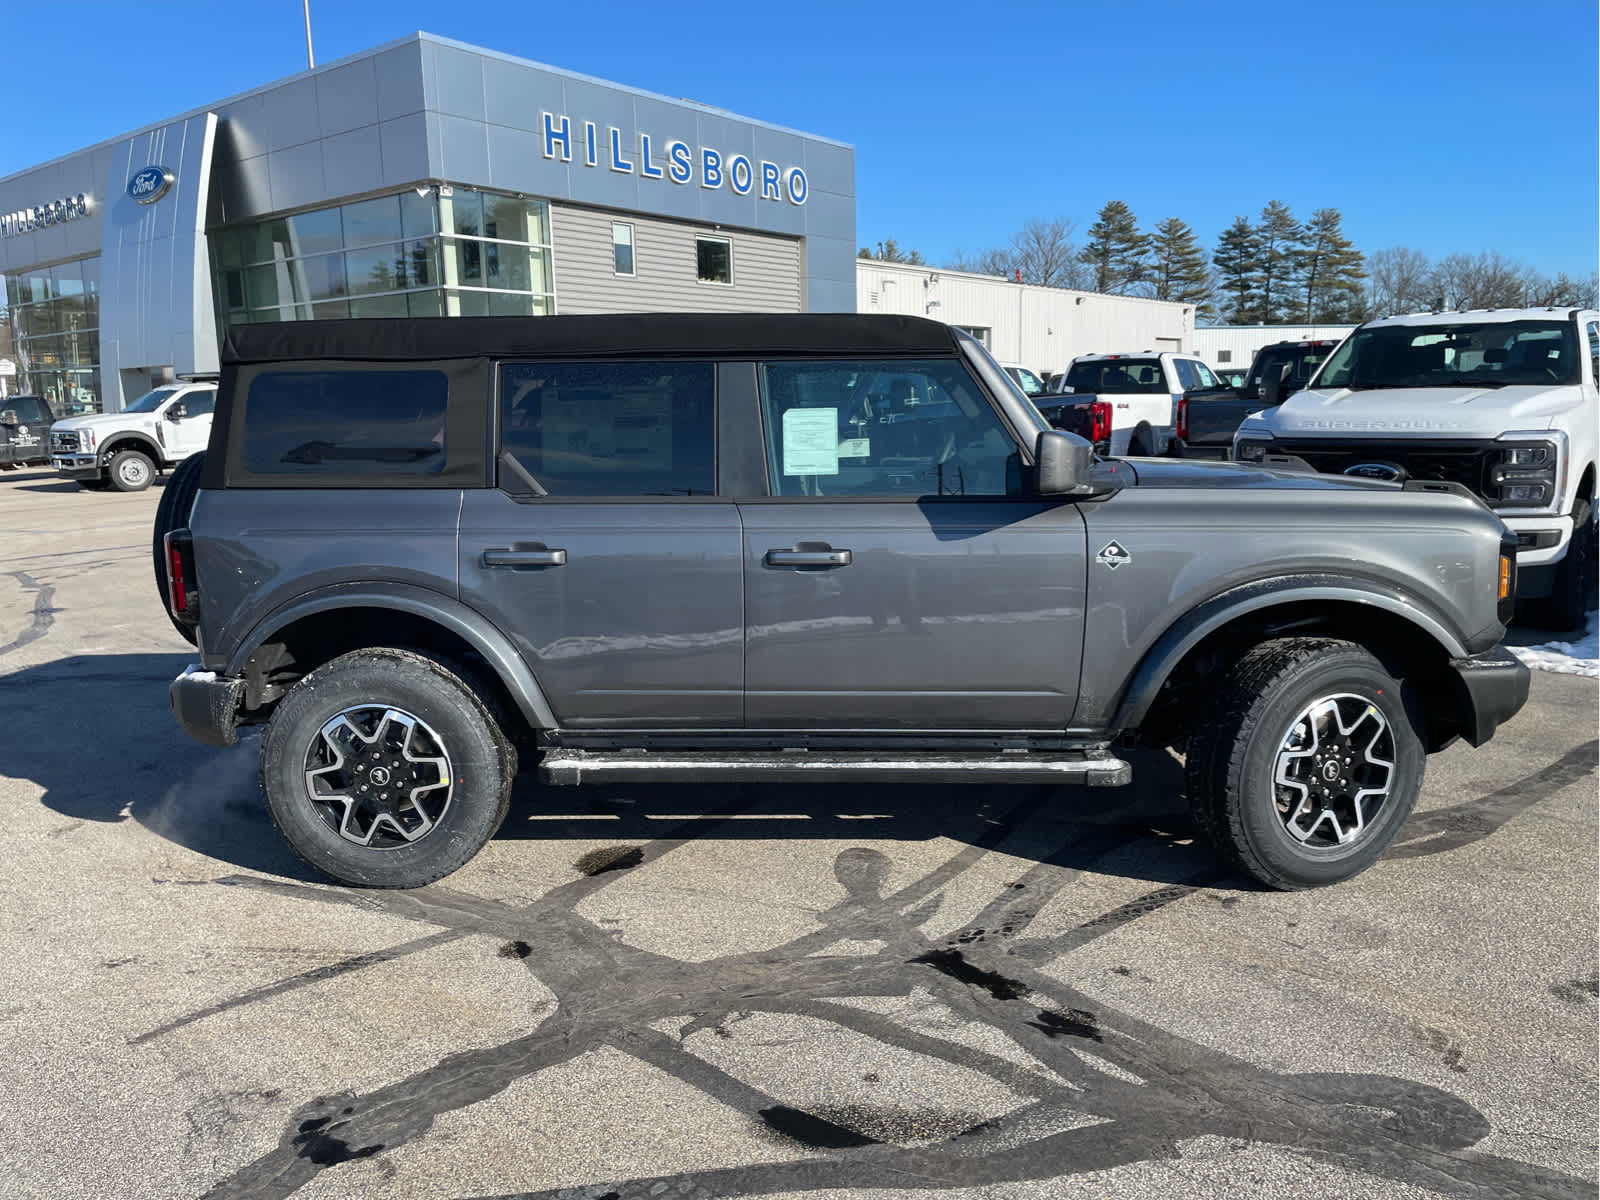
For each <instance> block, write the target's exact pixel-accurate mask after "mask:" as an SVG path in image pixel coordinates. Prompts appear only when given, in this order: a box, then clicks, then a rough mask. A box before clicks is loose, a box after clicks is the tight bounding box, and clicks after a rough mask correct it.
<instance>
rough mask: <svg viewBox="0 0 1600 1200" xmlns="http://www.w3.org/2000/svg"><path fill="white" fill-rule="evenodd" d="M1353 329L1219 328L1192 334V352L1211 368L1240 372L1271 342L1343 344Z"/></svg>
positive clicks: (1289, 326) (1263, 326) (1288, 327)
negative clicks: (1258, 351)
mask: <svg viewBox="0 0 1600 1200" xmlns="http://www.w3.org/2000/svg"><path fill="white" fill-rule="evenodd" d="M1354 328H1355V326H1354V325H1218V326H1214V327H1212V328H1209V329H1196V330H1195V331H1194V350H1195V353H1196V354H1198V355H1199V356H1200V357H1201V358H1203V359H1205V360H1206V362H1208V363H1210V364H1211V365H1212V366H1214V367H1232V368H1243V367H1248V366H1249V365H1250V360H1251V359H1253V358H1255V356H1256V351H1257V350H1259V349H1261V347H1263V346H1270V345H1272V344H1273V343H1274V342H1307V341H1319V340H1321V339H1324V338H1332V339H1333V340H1334V341H1342V340H1344V337H1345V335H1346V334H1348V333H1349V332H1350V331H1351V330H1352V329H1354Z"/></svg>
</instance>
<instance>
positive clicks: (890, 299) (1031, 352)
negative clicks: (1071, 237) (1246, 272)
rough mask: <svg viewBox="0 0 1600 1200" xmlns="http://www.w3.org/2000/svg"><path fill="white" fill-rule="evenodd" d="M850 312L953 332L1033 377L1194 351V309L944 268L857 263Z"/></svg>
mask: <svg viewBox="0 0 1600 1200" xmlns="http://www.w3.org/2000/svg"><path fill="white" fill-rule="evenodd" d="M856 311H857V312H862V313H899V314H901V315H903V316H916V317H932V318H933V319H934V320H937V321H943V322H945V324H947V325H957V326H960V327H961V328H963V329H966V330H968V331H969V332H971V333H972V334H973V335H974V336H975V337H977V338H978V339H979V340H981V341H982V342H983V344H984V345H985V346H987V347H988V348H989V351H990V353H992V354H993V355H994V356H995V357H996V358H998V359H999V360H1000V361H1001V362H1015V363H1021V364H1022V365H1023V366H1025V367H1028V368H1029V369H1031V370H1033V371H1036V372H1037V373H1039V374H1040V375H1045V374H1049V373H1050V372H1053V371H1061V370H1065V369H1066V365H1067V363H1069V362H1071V361H1072V359H1074V358H1075V357H1077V356H1078V355H1080V354H1119V353H1124V352H1137V351H1141V350H1193V349H1194V334H1195V328H1194V306H1193V305H1192V304H1176V303H1171V302H1168V301H1164V300H1146V299H1143V298H1141V297H1138V296H1104V295H1101V294H1100V293H1098V292H1074V291H1068V290H1066V289H1064V288H1049V287H1035V286H1033V285H1031V284H1025V283H1011V282H1009V281H1007V280H1004V279H999V278H997V277H995V276H993V275H974V274H970V273H969V272H966V271H947V270H945V269H944V268H943V267H927V266H910V265H907V264H905V263H887V262H879V261H878V260H876V259H866V258H858V259H856Z"/></svg>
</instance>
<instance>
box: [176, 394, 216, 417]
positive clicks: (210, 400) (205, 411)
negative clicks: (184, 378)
mask: <svg viewBox="0 0 1600 1200" xmlns="http://www.w3.org/2000/svg"><path fill="white" fill-rule="evenodd" d="M180 403H181V404H182V405H183V411H184V412H186V413H188V414H189V415H190V416H191V417H206V416H210V415H211V410H212V409H213V408H214V407H216V403H217V394H216V393H215V392H213V391H212V390H211V389H210V388H201V389H200V390H199V391H197V392H185V393H184V394H183V399H182V400H181V401H180Z"/></svg>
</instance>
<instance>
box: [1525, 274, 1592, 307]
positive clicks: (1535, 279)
mask: <svg viewBox="0 0 1600 1200" xmlns="http://www.w3.org/2000/svg"><path fill="white" fill-rule="evenodd" d="M1597 291H1600V275H1596V273H1595V272H1593V271H1590V272H1589V275H1588V278H1586V279H1585V278H1579V279H1574V278H1572V276H1570V275H1568V274H1567V273H1566V272H1565V271H1563V272H1561V273H1560V274H1558V275H1557V276H1556V277H1555V278H1554V279H1551V278H1549V277H1548V276H1546V275H1540V274H1538V273H1537V272H1529V274H1528V277H1527V279H1526V281H1525V284H1524V289H1523V302H1524V303H1525V304H1528V305H1531V306H1533V307H1535V308H1542V307H1544V306H1546V305H1548V306H1550V307H1552V308H1593V307H1595V301H1596V292H1597Z"/></svg>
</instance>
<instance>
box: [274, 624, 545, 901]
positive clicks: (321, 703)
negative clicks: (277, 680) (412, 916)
mask: <svg viewBox="0 0 1600 1200" xmlns="http://www.w3.org/2000/svg"><path fill="white" fill-rule="evenodd" d="M360 706H372V707H390V708H393V709H397V710H400V711H401V712H403V713H405V714H409V715H411V716H414V717H415V718H416V719H417V720H418V721H420V722H422V723H423V725H425V726H426V727H427V728H428V729H430V730H431V731H435V732H436V733H437V735H438V741H439V743H440V745H441V748H442V750H443V751H444V753H445V755H446V756H447V757H448V762H449V766H450V768H451V770H450V776H449V778H450V782H451V791H450V795H449V802H448V805H447V807H445V808H444V809H443V811H442V813H441V814H439V816H438V818H437V824H436V826H435V827H434V828H433V829H431V830H430V831H428V832H426V833H424V834H423V835H422V836H421V837H419V838H418V839H417V840H416V841H414V842H410V843H406V844H403V845H396V846H389V847H380V846H362V845H357V844H355V843H354V842H352V841H349V840H346V839H345V838H344V837H342V836H341V835H340V833H339V831H338V830H337V829H336V828H335V827H334V826H333V825H332V824H330V822H329V820H328V819H326V818H325V817H324V815H323V812H324V811H325V806H319V805H318V803H317V802H315V801H313V799H312V798H311V795H310V794H309V790H308V784H307V780H306V764H307V759H308V755H309V754H311V753H312V752H313V749H314V743H315V741H316V739H318V738H319V737H320V736H321V730H322V729H323V728H324V726H325V725H327V723H328V722H329V721H331V720H333V718H335V717H336V716H337V715H338V714H340V713H342V712H346V711H349V710H351V709H354V708H358V707H360ZM515 775H516V750H515V749H514V748H513V747H512V746H511V745H510V743H509V741H508V740H507V738H506V736H505V734H504V733H503V732H502V730H501V728H500V726H499V724H498V723H497V722H496V721H495V719H494V716H493V714H492V713H491V712H490V709H489V708H488V706H486V705H485V703H484V701H483V699H482V698H481V697H480V696H479V695H478V693H477V692H476V691H475V690H474V689H473V688H472V687H470V686H469V685H468V684H467V683H465V682H464V681H463V680H462V678H461V677H460V676H459V675H457V674H456V673H455V672H454V671H452V670H451V669H450V668H449V667H448V666H447V665H446V664H445V663H443V662H441V661H439V660H437V659H434V658H430V657H428V656H426V655H423V654H419V653H416V652H414V651H410V650H403V649H397V648H391V647H375V648H371V649H365V650H356V651H353V652H351V653H349V654H345V655H342V656H341V657H339V658H336V659H334V660H333V661H331V662H329V663H327V664H325V665H323V666H321V667H318V668H317V669H316V670H315V671H312V672H311V673H310V674H309V675H307V676H306V677H305V678H304V679H302V680H300V682H298V683H297V684H295V686H294V687H293V688H291V689H290V691H289V693H288V695H286V696H285V697H284V698H283V700H282V701H280V702H279V704H278V706H277V708H276V710H275V711H274V712H273V714H272V719H271V720H270V721H269V722H268V723H267V730H266V734H265V736H264V737H263V738H262V740H261V788H262V792H263V794H264V795H265V797H266V802H267V809H268V811H269V812H270V813H271V815H272V820H273V823H274V824H275V825H276V826H277V827H278V831H279V832H280V833H282V834H283V836H284V838H285V839H286V840H287V841H288V843H289V845H290V846H292V847H293V848H294V850H295V852H296V853H297V854H299V855H300V857H301V858H303V859H305V861H306V862H308V863H310V864H311V865H312V866H313V867H315V868H317V869H318V870H319V871H322V872H324V873H326V874H328V875H331V876H332V877H333V878H334V879H337V880H339V881H340V882H341V883H346V884H349V885H351V886H354V887H376V888H415V887H421V886H423V885H424V884H428V883H432V882H433V881H434V880H436V879H441V878H443V877H444V876H446V875H448V874H450V873H451V872H452V871H454V870H456V869H457V868H459V867H461V866H462V865H463V864H465V863H466V862H467V861H468V860H469V859H471V858H472V856H473V855H475V854H477V852H478V851H479V850H480V849H482V848H483V846H484V844H485V843H486V842H487V841H488V840H489V839H490V838H491V837H493V836H494V834H495V831H496V830H497V829H499V828H500V824H501V822H502V821H504V820H505V816H506V812H507V809H508V808H509V805H510V797H511V783H512V780H513V779H514V777H515Z"/></svg>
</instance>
